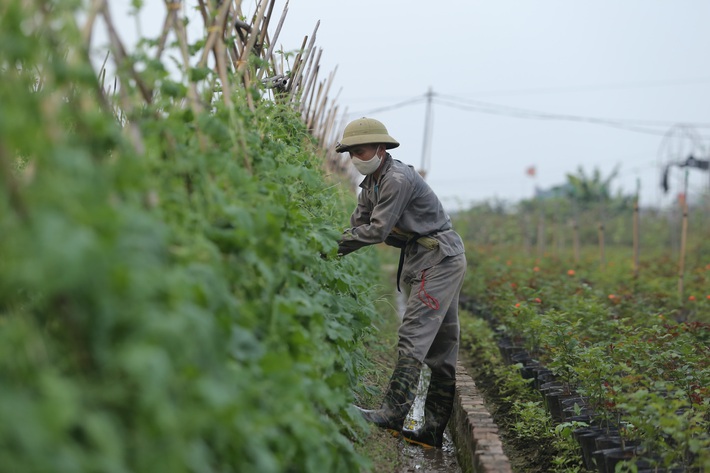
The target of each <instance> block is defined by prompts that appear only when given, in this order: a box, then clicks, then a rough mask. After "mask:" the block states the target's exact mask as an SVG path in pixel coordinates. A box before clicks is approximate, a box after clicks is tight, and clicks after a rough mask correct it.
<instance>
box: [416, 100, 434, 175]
mask: <svg viewBox="0 0 710 473" xmlns="http://www.w3.org/2000/svg"><path fill="white" fill-rule="evenodd" d="M433 97H434V92H433V91H432V90H431V87H429V91H428V92H427V93H426V98H427V100H426V114H425V115H424V141H423V143H422V164H421V166H420V167H419V174H421V176H422V177H423V178H424V179H426V176H427V173H428V172H429V162H430V161H431V132H432V129H431V128H432V120H433V117H432V111H431V101H432V98H433Z"/></svg>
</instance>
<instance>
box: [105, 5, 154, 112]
mask: <svg viewBox="0 0 710 473" xmlns="http://www.w3.org/2000/svg"><path fill="white" fill-rule="evenodd" d="M101 14H102V16H103V17H104V22H105V23H106V28H107V29H108V34H109V35H108V36H109V40H110V41H111V45H112V46H113V54H114V61H115V63H116V67H117V68H119V67H120V66H121V63H123V62H127V57H128V55H127V54H126V48H124V47H123V43H122V42H121V38H120V37H119V36H118V33H117V32H116V28H115V27H114V25H113V20H112V19H111V12H110V11H109V9H108V5H107V4H106V3H105V2H104V4H103V9H102V10H101ZM128 70H129V72H130V74H131V76H132V77H133V80H135V81H136V84H137V85H138V90H139V91H140V93H141V95H142V96H143V100H145V101H146V102H147V103H152V102H153V92H152V91H151V90H150V89H149V88H148V86H146V85H145V83H144V82H143V79H141V77H140V76H139V75H138V73H137V72H136V70H135V68H134V67H133V65H132V64H128Z"/></svg>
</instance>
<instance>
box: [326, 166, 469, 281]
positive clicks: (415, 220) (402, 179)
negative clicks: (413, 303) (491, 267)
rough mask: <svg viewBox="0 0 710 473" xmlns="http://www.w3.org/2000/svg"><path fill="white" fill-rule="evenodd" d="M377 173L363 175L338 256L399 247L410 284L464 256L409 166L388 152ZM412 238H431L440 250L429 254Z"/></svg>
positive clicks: (459, 242)
mask: <svg viewBox="0 0 710 473" xmlns="http://www.w3.org/2000/svg"><path fill="white" fill-rule="evenodd" d="M376 174H377V173H375V174H371V175H369V176H365V179H364V180H363V181H362V183H361V184H360V187H361V188H362V191H361V192H360V195H359V196H358V204H357V208H356V209H355V211H354V212H353V214H352V216H351V217H350V225H351V228H349V229H347V230H345V232H344V233H343V236H342V238H341V240H340V242H339V245H338V253H339V254H341V255H346V254H348V253H351V252H353V251H355V250H357V249H359V248H362V247H364V246H368V245H374V244H377V243H382V242H384V243H386V244H388V245H391V246H396V247H398V248H402V249H403V251H404V269H403V272H402V274H403V276H404V281H405V282H406V283H409V280H411V279H412V277H413V276H415V275H416V274H417V273H418V272H419V271H422V270H424V269H427V268H430V267H432V266H434V265H436V264H437V263H439V262H440V261H441V260H443V259H444V258H445V257H447V256H456V255H460V254H462V253H463V252H464V246H463V241H462V240H461V237H460V236H459V235H458V234H457V233H456V232H455V231H454V230H453V229H452V226H451V218H449V216H448V215H447V214H446V212H444V208H443V206H442V205H441V202H440V201H439V198H438V197H437V196H436V194H434V191H432V190H431V188H430V187H429V185H428V184H427V183H426V182H425V181H424V179H422V177H421V176H420V175H419V173H418V172H417V171H416V170H415V169H414V168H413V167H412V166H409V165H406V164H404V163H402V162H401V161H398V160H396V159H393V158H392V156H391V155H390V154H389V153H387V155H386V156H385V162H384V164H383V165H382V168H381V169H380V173H379V176H378V177H375V175H376ZM412 236H414V238H412ZM416 236H429V237H431V238H434V239H435V240H437V242H438V245H437V247H436V248H433V249H427V248H425V247H424V246H422V245H421V244H417V243H416Z"/></svg>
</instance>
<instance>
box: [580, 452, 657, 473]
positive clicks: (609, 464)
mask: <svg viewBox="0 0 710 473" xmlns="http://www.w3.org/2000/svg"><path fill="white" fill-rule="evenodd" d="M598 452H602V455H601V457H602V459H603V462H604V470H599V471H600V473H614V472H615V470H616V465H617V463H621V462H622V461H626V460H634V459H635V462H636V467H637V468H639V469H641V468H648V467H649V466H651V464H650V462H648V461H647V460H645V459H643V458H639V449H638V447H636V446H633V447H625V448H609V449H603V450H597V451H596V452H594V453H593V456H594V458H598V457H597V453H598ZM597 468H599V463H597Z"/></svg>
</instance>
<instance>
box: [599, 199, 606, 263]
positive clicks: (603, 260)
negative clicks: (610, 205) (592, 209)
mask: <svg viewBox="0 0 710 473" xmlns="http://www.w3.org/2000/svg"><path fill="white" fill-rule="evenodd" d="M604 220H605V218H604V196H603V195H602V196H601V201H600V203H599V227H598V232H599V267H600V268H601V269H602V270H603V269H604V267H605V266H606V255H605V228H604Z"/></svg>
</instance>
